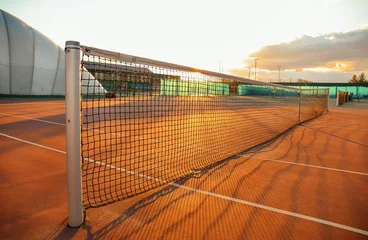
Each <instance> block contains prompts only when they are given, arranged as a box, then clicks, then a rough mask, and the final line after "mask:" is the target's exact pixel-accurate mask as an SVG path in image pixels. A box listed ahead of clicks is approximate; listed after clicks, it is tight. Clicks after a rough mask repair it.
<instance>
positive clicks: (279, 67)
mask: <svg viewBox="0 0 368 240" xmlns="http://www.w3.org/2000/svg"><path fill="white" fill-rule="evenodd" d="M277 68H278V69H279V80H278V82H280V69H281V66H277Z"/></svg>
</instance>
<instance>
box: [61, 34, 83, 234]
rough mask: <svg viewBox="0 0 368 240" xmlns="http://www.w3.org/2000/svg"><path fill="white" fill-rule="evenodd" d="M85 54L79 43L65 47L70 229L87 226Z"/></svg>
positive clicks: (72, 43)
mask: <svg viewBox="0 0 368 240" xmlns="http://www.w3.org/2000/svg"><path fill="white" fill-rule="evenodd" d="M80 63H81V50H80V44H79V42H75V41H67V42H66V43H65V108H66V109H65V113H66V170H67V187H68V216H69V224H68V225H69V226H70V227H79V226H80V225H82V223H83V218H84V217H83V204H82V174H81V79H80V78H81V64H80Z"/></svg>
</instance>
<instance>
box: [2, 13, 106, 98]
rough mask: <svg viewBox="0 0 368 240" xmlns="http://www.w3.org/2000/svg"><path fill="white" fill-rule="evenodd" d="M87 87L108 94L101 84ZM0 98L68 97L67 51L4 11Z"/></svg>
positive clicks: (94, 83)
mask: <svg viewBox="0 0 368 240" xmlns="http://www.w3.org/2000/svg"><path fill="white" fill-rule="evenodd" d="M83 74H87V75H89V76H83V78H85V79H94V78H93V76H92V75H90V74H89V73H88V72H84V73H83ZM86 84H89V87H95V92H99V93H101V94H104V93H105V92H106V91H105V89H104V88H103V87H102V85H101V84H100V83H99V82H98V81H97V80H94V81H88V83H82V85H86ZM84 90H85V88H84V89H82V92H84ZM90 91H91V90H90ZM0 94H6V95H7V94H9V95H65V55H64V50H63V49H62V48H61V47H59V46H58V45H57V44H55V43H54V42H53V41H51V40H50V39H49V38H47V37H46V36H45V35H43V34H42V33H40V32H39V31H37V30H36V29H34V28H32V27H30V26H29V25H27V24H26V23H25V22H23V21H22V20H20V19H18V18H16V17H14V16H13V15H11V14H9V13H7V12H5V11H3V10H1V9H0Z"/></svg>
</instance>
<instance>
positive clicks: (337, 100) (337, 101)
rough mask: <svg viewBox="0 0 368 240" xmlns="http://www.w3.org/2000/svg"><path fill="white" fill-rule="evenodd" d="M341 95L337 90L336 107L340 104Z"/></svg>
mask: <svg viewBox="0 0 368 240" xmlns="http://www.w3.org/2000/svg"><path fill="white" fill-rule="evenodd" d="M339 95H340V93H339V90H337V92H336V107H338V106H339Z"/></svg>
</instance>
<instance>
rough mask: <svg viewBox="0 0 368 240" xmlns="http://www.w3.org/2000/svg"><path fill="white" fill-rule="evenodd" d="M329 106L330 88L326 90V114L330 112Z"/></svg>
mask: <svg viewBox="0 0 368 240" xmlns="http://www.w3.org/2000/svg"><path fill="white" fill-rule="evenodd" d="M329 105H330V88H327V109H326V111H327V112H328V111H329V110H330V109H329Z"/></svg>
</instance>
